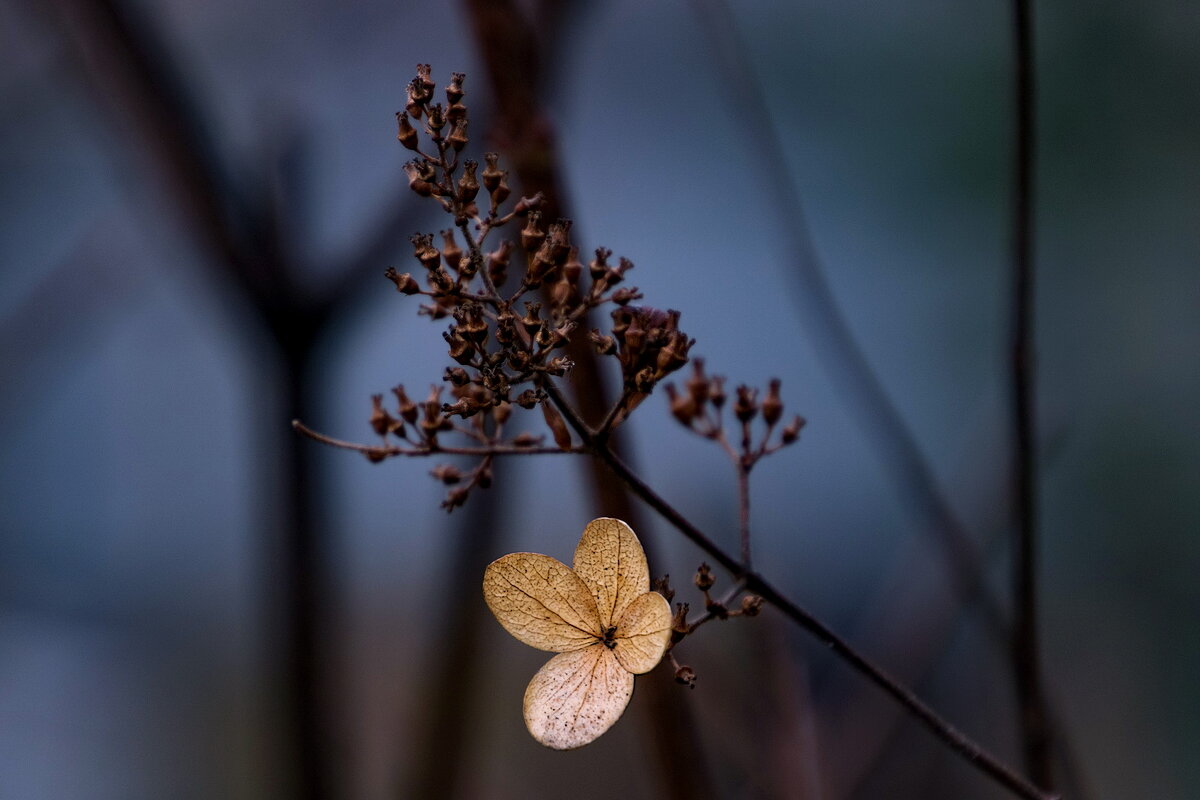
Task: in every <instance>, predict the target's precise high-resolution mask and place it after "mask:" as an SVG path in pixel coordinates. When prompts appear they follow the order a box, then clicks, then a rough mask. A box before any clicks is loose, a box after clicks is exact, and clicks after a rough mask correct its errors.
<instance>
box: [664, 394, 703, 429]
mask: <svg viewBox="0 0 1200 800" xmlns="http://www.w3.org/2000/svg"><path fill="white" fill-rule="evenodd" d="M665 388H666V390H667V398H668V400H669V401H670V407H671V414H672V415H673V416H674V417H675V419H677V420H679V423H680V424H681V425H683V426H684V427H685V428H690V427H692V423H693V422H695V420H696V401H695V400H693V399H692V396H691V395H690V394H686V393H685V394H682V395H681V394H679V393H678V392H677V391H676V390H675V385H674V384H672V383H668V384H667V385H666V387H665Z"/></svg>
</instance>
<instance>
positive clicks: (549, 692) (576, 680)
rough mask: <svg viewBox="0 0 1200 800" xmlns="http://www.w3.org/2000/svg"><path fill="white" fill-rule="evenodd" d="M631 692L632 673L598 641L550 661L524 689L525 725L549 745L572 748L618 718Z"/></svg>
mask: <svg viewBox="0 0 1200 800" xmlns="http://www.w3.org/2000/svg"><path fill="white" fill-rule="evenodd" d="M632 696H633V674H632V673H630V672H629V671H628V670H626V669H625V668H623V667H622V666H621V665H620V664H618V663H617V659H616V657H615V656H613V651H612V650H609V649H608V648H607V647H605V646H604V645H603V644H602V643H599V642H597V643H596V644H594V645H592V646H591V647H588V648H585V649H583V650H576V651H574V652H571V653H560V654H559V655H556V656H555V657H554V658H552V659H550V660H549V661H547V662H546V663H545V665H544V666H543V667H542V668H541V669H539V670H538V671H537V674H536V675H534V676H533V680H531V681H530V682H529V687H528V688H527V689H526V690H525V725H526V727H528V728H529V732H530V733H531V734H532V735H533V738H534V739H537V740H538V741H539V742H541V743H542V744H544V745H546V746H547V747H553V748H554V749H555V750H571V749H573V748H576V747H582V746H583V745H585V744H587V743H589V742H591V741H592V740H594V739H595V738H596V737H597V736H599V735H600V734H602V733H604V732H605V731H606V730H608V729H609V728H611V727H612V725H613V723H614V722H616V721H617V720H618V719H620V718H621V714H622V713H624V711H625V706H627V705H628V704H629V698H630V697H632Z"/></svg>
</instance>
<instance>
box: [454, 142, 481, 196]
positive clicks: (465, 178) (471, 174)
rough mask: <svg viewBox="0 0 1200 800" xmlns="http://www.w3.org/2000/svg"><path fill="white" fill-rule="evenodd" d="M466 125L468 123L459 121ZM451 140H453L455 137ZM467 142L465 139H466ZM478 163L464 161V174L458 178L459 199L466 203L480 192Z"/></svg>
mask: <svg viewBox="0 0 1200 800" xmlns="http://www.w3.org/2000/svg"><path fill="white" fill-rule="evenodd" d="M459 124H460V125H466V123H465V122H464V123H459ZM450 140H451V141H452V142H453V141H454V137H453V136H451V137H450ZM464 144H465V139H464ZM477 166H478V164H477V163H476V162H474V161H464V162H463V174H462V175H461V176H459V179H458V199H459V200H461V201H462V202H464V203H470V202H472V201H474V200H475V195H477V194H479V180H478V179H477V178H476V177H475V169H476V167H477Z"/></svg>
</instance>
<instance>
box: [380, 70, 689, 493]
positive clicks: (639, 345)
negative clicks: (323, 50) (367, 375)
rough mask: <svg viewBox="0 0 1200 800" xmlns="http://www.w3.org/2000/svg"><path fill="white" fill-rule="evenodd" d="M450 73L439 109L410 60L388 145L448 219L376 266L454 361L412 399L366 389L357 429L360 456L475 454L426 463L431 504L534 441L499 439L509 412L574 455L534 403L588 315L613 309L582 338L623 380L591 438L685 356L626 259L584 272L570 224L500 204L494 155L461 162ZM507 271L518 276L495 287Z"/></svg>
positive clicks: (669, 316) (487, 474) (563, 370)
mask: <svg viewBox="0 0 1200 800" xmlns="http://www.w3.org/2000/svg"><path fill="white" fill-rule="evenodd" d="M464 80H465V78H464V76H463V75H462V73H454V74H453V75H452V76H451V79H450V84H449V85H448V86H447V87H446V89H445V103H441V102H434V99H435V96H436V89H437V87H436V84H435V83H434V81H433V80H432V78H431V77H430V68H429V65H427V64H421V65H418V67H417V75H416V77H415V78H413V80H412V81H411V82H410V83H409V85H408V97H407V102H406V104H405V107H404V110H403V111H400V112H397V114H396V120H397V125H398V131H397V139H398V140H399V141H400V143H401V145H403V146H404V147H405V148H407V149H408V150H411V151H412V152H413V153H414V158H413V159H412V160H410V161H409V162H408V163H407V164H405V166H404V170H405V173H406V175H407V177H408V182H409V187H410V188H411V189H412V190H413V191H414V192H415V193H416V194H418V195H420V196H422V197H429V198H432V199H434V200H436V201H437V202H438V203H439V204H440V205H441V206H442V208H443V209H444V210H445V211H446V212H447V213H448V214H449V215H450V216H451V218H452V219H453V221H454V222H453V227H450V228H447V229H446V230H443V231H441V232H440V234H439V235H438V236H435V235H434V234H432V233H418V234H415V235H414V236H413V237H412V245H413V257H414V258H415V259H416V261H417V262H418V264H419V268H418V269H417V270H414V271H413V272H403V273H402V272H400V271H398V270H396V269H394V268H390V269H388V270H387V272H386V273H385V275H386V277H387V278H388V279H389V280H390V281H391V282H392V283H393V284H394V285H395V287H396V290H397V291H398V292H400V293H401V294H404V295H419V296H421V297H422V298H425V302H423V303H422V304H421V306H420V311H419V313H420V314H422V315H424V316H428V317H429V318H430V319H433V320H449V323H450V324H449V327H448V328H447V330H446V331H445V332H444V333H443V337H444V338H445V340H446V345H447V354H448V355H449V357H450V359H451V360H452V361H453V362H454V366H451V367H447V369H446V371H445V373H444V375H443V376H442V380H443V381H444V383H445V384H446V386H445V387H442V386H434V387H433V388H432V389H431V391H430V393H429V396H428V398H427V399H426V400H425V401H424V402H423V403H414V402H413V401H412V400H410V399H409V398H408V396H407V394H406V393H405V389H404V387H403V386H397V387H396V388H395V389H394V390H393V393H394V394H395V397H396V405H395V407H394V408H393V409H391V410H389V409H388V408H385V407H384V402H383V397H382V396H378V395H377V396H376V397H374V398H373V399H372V411H371V417H370V423H371V426H372V428H373V429H374V430H375V432H376V433H377V434H379V435H380V436H381V437H383V438H384V439H385V443H384V444H383V445H382V446H379V447H373V448H365V449H364V452H366V454H367V456H368V457H369V458H371V459H372V460H382V459H384V458H388V457H390V456H398V455H427V454H431V453H447V454H452V453H460V454H475V455H478V456H479V462H478V464H477V466H476V467H474V468H473V469H471V470H467V471H463V470H460V469H458V468H455V467H452V466H450V465H443V466H439V467H438V468H436V469H435V470H434V471H433V474H434V476H435V477H436V478H438V479H439V480H441V481H442V482H443V483H445V484H446V485H447V486H448V487H450V488H449V494H448V495H447V497H446V501H445V502H444V503H443V505H444V506H445V507H446V508H448V509H452V508H454V507H456V506H458V505H461V504H462V503H463V502H465V501H466V499H467V497H468V495H469V493H470V491H471V489H472V488H474V487H476V486H486V485H487V484H488V483H489V482H490V481H491V477H492V472H491V464H492V461H493V458H494V457H495V456H497V455H502V454H507V453H508V452H512V451H518V450H526V451H529V450H533V449H535V448H539V447H541V444H542V437H539V436H535V435H533V434H530V433H525V432H523V433H519V434H517V435H515V436H512V437H511V438H509V437H507V436H506V434H505V424H506V423H507V422H508V420H509V418H510V417H511V416H512V414H513V411H514V406H516V407H519V408H521V409H533V408H534V407H537V406H541V409H542V416H543V419H544V421H545V423H546V426H547V428H548V429H549V431H550V433H551V436H552V438H553V441H554V445H555V447H557V448H558V449H559V450H564V451H570V450H573V449H575V445H574V443H573V439H572V436H571V432H570V430H569V428H568V426H567V424H566V422H565V421H564V420H563V418H562V416H561V415H560V414H559V412H558V411H557V410H555V408H554V407H553V405H552V404H551V403H550V402H548V400H547V385H546V384H547V381H550V380H552V379H554V378H562V377H563V376H565V375H566V374H567V373H568V372H569V371H570V370H571V368H572V366H573V363H572V361H571V359H570V358H568V357H567V356H566V355H565V348H566V346H567V344H568V343H569V342H570V341H571V339H572V337H573V336H575V335H578V331H577V328H578V327H579V324H580V322H581V321H582V320H583V319H584V317H585V315H586V314H587V313H588V312H589V311H591V310H592V309H597V308H600V307H602V306H609V307H611V308H612V309H613V310H612V325H611V327H610V329H609V331H608V332H602V331H600V330H598V329H596V330H592V331H591V333H590V335H589V339H590V341H591V342H592V343H593V345H594V346H595V349H596V352H597V353H599V354H600V355H601V356H606V357H611V358H613V359H614V360H615V361H616V362H617V364H619V366H620V370H621V375H622V378H623V387H624V388H623V392H622V395H621V398H620V400H619V401H618V403H617V405H616V406H615V407H614V408H613V410H612V412H611V413H610V414H609V416H608V418H607V419H606V420H605V422H604V429H605V432H607V431H608V430H611V429H612V428H613V427H615V426H616V425H619V424H620V423H621V422H622V421H623V420H624V419H625V417H626V416H627V415H628V413H629V412H630V411H632V409H633V408H635V407H636V406H637V405H638V404H639V403H640V402H641V401H642V400H643V399H645V397H646V396H648V395H649V394H650V393H651V392H652V391H653V390H654V387H655V386H656V385H657V384H658V382H659V381H661V380H662V379H663V378H665V377H666V376H667V375H669V374H671V373H672V372H674V371H675V370H678V369H679V368H680V367H682V366H683V365H685V364H686V363H687V362H688V351H689V349H690V348H691V346H692V344H693V342H694V340H693V339H690V338H689V337H688V336H687V335H686V334H685V333H683V331H682V330H680V328H679V312H677V311H662V310H659V309H655V308H649V307H644V306H636V305H633V303H634V302H635V301H637V300H640V299H641V298H642V295H641V293H640V292H639V291H638V290H637V288H636V287H628V286H625V285H624V281H625V276H626V273H628V272H629V270H630V269H632V268H633V264H632V262H630V261H629V260H628V259H625V258H619V259H617V261H616V263H615V264H613V263H612V251H611V250H608V249H607V248H598V249H596V250H595V251H594V257H593V258H592V259H591V260H590V261H589V263H588V264H587V266H586V267H585V266H584V264H583V263H582V262H581V261H580V258H579V249H578V247H577V246H576V245H575V244H574V243H573V242H572V241H571V221H570V220H566V219H559V220H546V219H543V216H542V210H541V209H542V206H543V199H542V196H541V195H540V194H538V195H534V196H533V197H522V198H520V199H518V200H517V201H516V202H515V203H512V204H509V203H508V202H507V201H508V199H509V197H510V195H511V190H510V188H509V185H508V173H507V172H506V171H505V170H504V169H502V168H501V166H500V160H499V157H498V156H497V155H496V154H495V153H487V154H485V155H484V165H483V168H482V170H481V169H480V167H479V164H478V163H477V162H475V161H472V160H470V159H465V160H460V156H461V153H462V152H463V150H464V149H465V148H466V147H467V145H468V144H469V142H470V139H469V136H468V133H467V131H468V109H467V106H466V104H465V103H464V97H465V96H466V92H465V90H464V88H463V83H464ZM518 226H519V227H518ZM502 228H507V229H508V231H512V232H513V233H512V234H510V235H508V236H507V237H505V238H501V233H496V231H498V229H502ZM510 272H511V273H514V274H516V273H518V272H519V275H520V277H519V280H518V281H516V283H515V285H514V286H512V288H511V291H507V292H505V291H503V290H504V289H505V287H506V286H508V285H509V284H510V280H509V279H510ZM443 393H445V394H448V395H449V396H448V398H447V399H445V400H444V399H443ZM446 433H457V434H462V435H464V436H466V437H467V438H468V440H470V441H471V443H472V445H471V447H457V448H455V447H449V446H447V445H446V444H444V443H443V442H442V440H441V439H440V438H439V436H440V435H443V434H446Z"/></svg>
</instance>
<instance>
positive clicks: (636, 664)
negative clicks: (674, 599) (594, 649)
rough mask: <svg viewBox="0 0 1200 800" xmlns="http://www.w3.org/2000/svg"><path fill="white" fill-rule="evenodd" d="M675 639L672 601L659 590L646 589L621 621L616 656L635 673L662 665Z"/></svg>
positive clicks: (618, 621)
mask: <svg viewBox="0 0 1200 800" xmlns="http://www.w3.org/2000/svg"><path fill="white" fill-rule="evenodd" d="M670 641H671V604H670V603H668V602H667V598H665V597H663V596H662V595H661V594H659V593H658V592H646V593H645V594H643V595H642V596H641V597H638V598H637V599H636V600H634V601H633V602H632V603H630V604H629V605H628V606H627V607H626V608H625V613H624V614H622V615H621V617H620V619H618V620H617V632H616V638H615V639H614V645H615V646H614V647H613V655H615V656H616V657H617V661H619V662H621V666H622V667H624V668H625V669H627V670H629V671H630V672H632V673H633V674H634V675H641V674H642V673H643V672H649V671H650V670H652V669H654V668H655V667H656V666H658V662H659V661H661V660H662V657H663V653H665V652H666V651H667V643H668V642H670Z"/></svg>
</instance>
